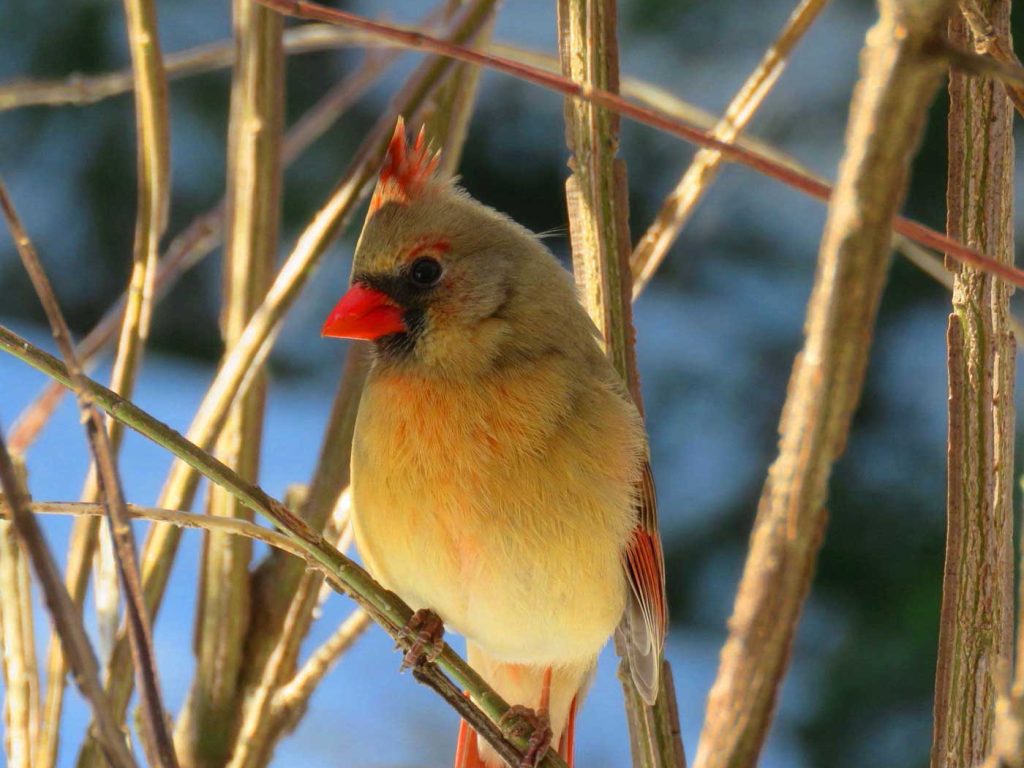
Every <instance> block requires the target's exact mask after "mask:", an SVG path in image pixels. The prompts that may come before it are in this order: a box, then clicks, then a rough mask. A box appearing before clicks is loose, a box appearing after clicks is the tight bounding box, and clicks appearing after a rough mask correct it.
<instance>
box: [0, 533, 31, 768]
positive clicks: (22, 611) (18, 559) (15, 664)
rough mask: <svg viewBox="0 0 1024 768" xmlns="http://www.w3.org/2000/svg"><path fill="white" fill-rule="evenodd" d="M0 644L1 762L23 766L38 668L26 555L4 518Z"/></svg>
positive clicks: (0, 549)
mask: <svg viewBox="0 0 1024 768" xmlns="http://www.w3.org/2000/svg"><path fill="white" fill-rule="evenodd" d="M0 650H2V651H3V653H2V654H0V655H2V664H0V667H2V670H3V679H4V686H5V687H6V691H5V696H4V714H3V724H4V729H3V730H4V752H5V754H6V755H7V765H8V766H10V768H29V767H30V766H31V765H32V764H33V763H32V749H33V745H34V744H35V738H36V732H37V729H38V727H39V673H38V670H37V668H36V654H35V632H34V631H33V627H32V598H31V594H30V592H29V582H28V561H27V560H26V558H25V551H24V550H23V549H22V546H21V543H20V542H19V541H18V536H17V533H16V531H15V530H14V527H13V526H12V525H11V523H10V522H0Z"/></svg>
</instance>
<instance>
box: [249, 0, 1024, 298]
mask: <svg viewBox="0 0 1024 768" xmlns="http://www.w3.org/2000/svg"><path fill="white" fill-rule="evenodd" d="M257 2H260V3H263V4H264V5H268V6H270V7H272V8H274V9H276V10H278V11H280V12H281V13H285V14H288V15H290V16H296V17H298V18H303V19H315V20H317V21H326V22H330V23H332V24H343V25H348V26H352V27H354V28H356V29H361V30H364V31H366V32H368V33H372V34H375V35H379V36H380V37H382V38H385V39H390V40H394V41H396V42H398V43H401V44H403V45H405V46H407V47H409V48H411V49H415V50H422V51H427V52H429V53H436V54H440V55H442V56H450V57H451V58H453V59H457V60H459V61H467V62H470V63H472V64H479V65H480V66H482V67H487V68H488V69H493V70H495V71H498V72H504V73H506V74H510V75H513V76H514V77H517V78H519V79H521V80H525V81H527V82H530V83H533V84H534V85H539V86H541V87H543V88H547V89H549V90H552V91H555V92H557V93H561V94H563V95H565V96H571V97H573V98H577V99H581V100H583V101H587V102H590V103H592V104H596V105H598V106H600V107H604V108H605V109H609V110H611V111H613V112H617V113H619V114H621V115H623V116H625V117H628V118H630V119H631V120H635V121H637V122H639V123H643V124H644V125H649V126H651V127H653V128H657V129H658V130H660V131H664V132H665V133H668V134H671V135H673V136H678V137H679V138H681V139H683V140H685V141H688V142H690V143H693V144H696V145H698V146H701V147H706V148H709V149H715V150H718V151H719V152H721V153H722V154H723V155H725V156H726V157H729V158H730V159H731V160H733V161H735V162H739V163H742V164H743V165H746V166H748V167H750V168H753V169H754V170H756V171H758V172H759V173H762V174H763V175H765V176H767V177H769V178H772V179H775V180H777V181H781V182H782V183H784V184H786V185H788V186H790V187H792V188H793V189H796V190H799V191H800V192H803V193H804V194H806V195H809V196H810V197H815V198H818V199H819V200H828V199H829V197H830V195H831V194H832V188H831V187H829V185H828V184H825V183H822V182H821V181H818V180H817V179H814V178H813V177H810V176H805V175H803V174H801V173H797V172H795V171H793V169H791V168H789V167H787V166H786V165H785V164H784V163H779V162H778V161H777V160H775V158H774V157H770V156H768V155H764V154H761V153H759V152H756V151H753V150H751V149H748V148H747V147H746V145H745V144H743V143H736V144H730V143H728V142H724V141H720V140H718V139H716V138H714V137H712V136H710V135H707V134H705V133H703V132H702V131H701V129H699V128H697V127H695V126H693V125H690V124H688V123H686V122H685V121H683V120H680V119H676V118H673V117H672V116H671V115H668V114H666V113H664V112H661V111H659V110H656V109H649V108H646V107H643V106H641V105H638V104H635V103H633V102H631V101H628V100H626V99H624V98H622V97H621V96H619V95H618V94H616V93H611V92H609V91H605V90H603V89H601V88H596V87H592V86H586V87H584V86H583V85H581V84H579V83H574V82H572V81H571V80H568V79H567V78H564V77H561V76H558V75H555V74H552V73H550V72H545V71H544V70H541V69H538V68H536V67H532V66H529V65H527V64H521V63H519V62H517V61H513V60H512V59H508V58H505V57H502V56H496V55H493V54H488V53H485V52H482V51H478V50H474V49H472V48H467V47H465V46H464V45H459V44H458V43H453V42H451V41H450V40H442V39H440V38H437V37H434V36H432V35H429V34H426V33H423V32H420V31H418V30H410V29H404V28H402V27H398V26H395V25H392V24H385V23H383V22H377V21H372V20H370V19H367V18H364V17H362V16H357V15H355V14H351V13H347V12H345V11H338V10H335V9H333V8H328V7H327V6H324V5H320V4H318V3H311V2H306V0H257ZM933 43H934V38H933V39H932V40H930V41H929V44H928V45H927V46H923V47H922V55H923V56H924V55H925V52H926V51H925V49H928V50H933V49H934V45H933ZM892 227H893V229H895V231H896V232H898V233H899V234H902V235H905V236H907V237H909V238H911V239H912V240H914V241H915V242H917V243H920V244H921V245H924V246H927V247H929V248H934V249H935V250H938V251H943V252H945V253H946V254H947V255H949V256H951V257H953V258H955V259H956V260H957V261H960V262H963V263H964V264H970V265H971V266H976V267H978V268H979V269H983V270H984V271H986V272H988V273H989V274H992V275H997V276H999V277H1001V278H1002V279H1004V280H1006V281H1007V282H1009V283H1012V284H1013V285H1017V286H1021V287H1024V271H1022V270H1019V269H1014V268H1013V267H1009V266H1007V265H1005V264H1002V263H1001V262H998V261H996V260H995V259H991V258H989V257H987V256H984V255H982V254H980V253H978V252H977V251H975V250H974V249H972V248H968V247H966V246H965V245H963V244H962V243H958V242H956V241H955V240H952V239H951V238H949V237H947V236H946V235H944V234H942V233H940V232H936V231H935V230H933V229H930V228H929V227H926V226H924V225H922V224H918V223H917V222H915V221H911V220H909V219H906V218H904V217H902V216H895V215H894V218H893V223H892Z"/></svg>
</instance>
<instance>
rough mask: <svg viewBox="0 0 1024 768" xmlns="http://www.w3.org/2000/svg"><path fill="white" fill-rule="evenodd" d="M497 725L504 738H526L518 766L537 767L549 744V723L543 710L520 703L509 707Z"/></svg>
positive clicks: (521, 767)
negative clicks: (537, 710)
mask: <svg viewBox="0 0 1024 768" xmlns="http://www.w3.org/2000/svg"><path fill="white" fill-rule="evenodd" d="M498 727H500V728H501V732H502V733H503V734H504V735H505V737H506V738H513V739H526V740H527V742H526V749H525V750H524V751H523V759H522V760H521V761H520V763H519V768H537V766H538V765H540V762H541V760H543V759H544V756H545V755H546V754H547V753H548V748H550V746H551V723H550V722H549V721H548V716H547V715H546V714H545V713H544V712H539V713H538V712H535V711H533V710H532V709H530V708H529V707H524V706H522V705H521V704H516V705H515V706H512V707H509V708H508V711H507V712H505V714H504V715H502V716H501V719H500V720H499V721H498Z"/></svg>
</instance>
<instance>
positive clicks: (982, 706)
mask: <svg viewBox="0 0 1024 768" xmlns="http://www.w3.org/2000/svg"><path fill="white" fill-rule="evenodd" d="M983 5H984V10H985V13H986V17H987V19H988V21H989V22H990V23H991V24H992V25H994V28H992V27H990V29H991V30H992V34H993V35H995V36H996V38H999V37H1005V36H1008V35H1009V30H1010V2H1009V0H984V2H983ZM975 10H976V11H978V12H980V9H978V7H977V6H975ZM949 39H950V43H951V45H952V46H954V47H955V48H956V49H958V50H959V49H961V48H965V47H968V46H971V47H974V48H976V49H977V48H978V47H979V44H980V45H984V42H983V41H978V40H975V39H974V35H973V33H972V31H971V26H970V25H969V24H968V22H967V20H966V19H965V18H964V15H961V14H953V16H952V17H951V18H950V23H949ZM948 146H949V177H948V179H949V180H948V185H947V190H946V206H947V216H946V228H947V231H948V232H949V235H950V237H955V238H957V239H960V240H963V241H964V242H966V243H968V244H969V245H972V246H974V247H977V248H979V249H981V250H984V251H985V252H986V253H990V254H992V255H994V256H995V257H996V258H999V259H1000V260H1002V261H1005V262H1006V263H1013V258H1014V247H1013V168H1014V160H1013V157H1014V147H1013V107H1012V105H1011V103H1010V100H1009V99H1008V98H1007V95H1006V90H1005V89H1004V87H1003V85H1001V84H1000V83H998V82H996V81H994V80H992V79H989V78H978V77H969V76H966V75H965V74H963V73H962V72H958V71H956V70H954V71H953V72H952V73H951V76H950V83H949V123H948ZM979 148H984V149H983V151H979ZM948 266H949V267H950V268H951V270H952V271H953V275H954V277H953V279H954V285H953V305H952V309H953V313H952V314H951V315H950V317H949V330H948V335H947V346H948V351H949V361H948V366H949V441H948V457H947V462H948V485H949V488H948V500H947V514H946V521H947V522H946V526H947V528H946V562H945V567H944V568H943V582H942V610H941V614H940V618H939V648H938V662H937V664H936V672H935V705H934V731H933V732H934V737H933V741H932V753H931V766H932V768H952V767H954V766H962V765H963V766H973V765H977V764H979V763H980V762H981V761H982V760H984V758H985V757H986V755H988V754H989V753H990V751H991V749H992V744H993V724H994V722H995V709H996V699H997V696H998V694H999V691H998V689H997V681H996V680H995V679H994V675H993V670H1000V669H1003V670H1008V669H1010V664H1011V656H1012V650H1013V578H1014V573H1013V478H1014V474H1013V453H1014V451H1013V443H1014V403H1013V388H1014V368H1015V364H1016V348H1015V346H1014V342H1013V337H1012V332H1011V330H1010V325H1009V320H1010V293H1011V290H1012V289H1011V288H1010V286H1008V285H1006V284H1005V283H1002V282H1000V281H997V280H993V279H992V278H991V277H989V276H988V275H986V274H984V273H982V272H978V271H977V270H974V269H971V268H969V267H962V266H960V265H958V264H955V263H950V264H949V265H948Z"/></svg>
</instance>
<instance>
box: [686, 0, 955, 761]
mask: <svg viewBox="0 0 1024 768" xmlns="http://www.w3.org/2000/svg"><path fill="white" fill-rule="evenodd" d="M879 7H880V11H881V18H880V19H879V21H878V23H877V24H876V25H875V26H874V28H872V30H871V31H870V32H869V33H868V37H867V43H866V46H865V49H864V52H863V54H862V56H863V58H862V73H861V78H860V82H859V83H858V85H857V89H856V91H855V93H854V97H853V101H852V104H851V112H850V121H849V126H848V128H847V135H846V153H845V156H844V158H843V161H842V164H841V166H840V170H839V181H838V183H837V184H836V188H835V192H834V195H833V197H832V201H831V204H830V205H829V211H828V218H827V221H826V224H825V231H824V235H823V237H822V241H821V249H820V252H819V256H818V270H817V274H816V275H815V281H814V288H813V291H812V294H811V298H810V301H809V303H808V307H807V320H806V324H805V334H806V338H805V340H804V347H803V351H802V352H801V353H800V355H799V356H798V357H797V359H796V362H795V363H794V366H793V372H792V375H791V377H790V382H789V391H788V394H787V398H786V404H785V407H784V410H783V414H782V419H781V421H780V425H779V433H780V442H779V456H778V458H777V459H776V460H775V463H774V464H773V465H772V467H771V469H770V471H769V473H768V479H767V482H766V483H765V486H764V490H763V492H762V495H761V500H760V504H759V506H758V512H757V519H756V520H755V522H754V530H753V534H752V536H751V542H750V552H749V554H748V556H747V562H746V565H745V567H744V571H743V577H742V580H741V582H740V585H739V589H738V592H737V595H736V602H735V606H734V608H733V615H732V618H731V619H730V621H729V637H728V640H727V641H726V644H725V646H724V647H723V649H722V655H721V662H720V665H719V669H718V676H717V679H716V680H715V684H714V686H713V687H712V689H711V694H710V696H709V699H708V707H707V718H706V720H705V723H704V729H703V732H702V734H701V740H700V744H699V746H698V750H697V760H696V764H697V768H724V767H725V766H729V767H730V768H741V767H742V768H745V767H746V766H751V765H753V764H754V763H755V762H756V760H757V756H758V753H759V751H760V748H761V745H762V743H763V742H764V738H765V734H766V733H767V731H768V726H769V724H770V722H771V717H772V713H773V711H774V708H775V700H776V696H777V693H778V688H779V683H780V681H781V679H782V676H783V674H784V672H785V669H786V665H787V663H788V661H789V653H790V648H791V645H792V640H793V634H794V631H795V629H796V624H797V620H798V618H799V615H800V610H801V607H802V606H803V602H804V599H805V598H806V596H807V592H808V590H809V588H810V583H811V577H812V575H813V571H814V565H815V560H816V557H817V554H818V549H819V546H820V544H821V538H822V534H823V532H824V528H825V510H824V504H825V500H826V495H827V487H828V480H829V476H830V474H831V471H832V466H833V464H834V462H835V461H836V459H837V458H838V457H839V455H840V454H841V453H842V451H843V448H844V446H845V443H846V438H847V434H848V432H849V428H850V421H851V419H852V417H853V413H854V410H855V408H856V406H857V403H858V401H859V399H860V394H861V389H862V387H863V380H864V371H865V369H866V367H867V361H868V355H869V352H870V347H871V337H872V332H873V329H874V324H875V318H876V315H877V311H878V305H879V302H880V299H881V294H882V289H883V287H884V285H885V279H886V273H887V271H888V266H889V254H890V248H891V238H892V218H893V216H894V215H895V213H896V211H897V210H898V209H899V206H900V204H901V202H902V200H903V197H904V194H905V189H906V184H907V173H908V168H909V166H910V160H911V157H912V155H913V153H914V150H915V148H916V147H917V144H918V141H919V138H920V134H921V129H922V126H923V123H924V119H925V115H926V111H927V108H928V105H929V103H930V102H931V100H932V97H933V95H934V93H935V89H936V87H937V85H938V82H939V76H940V75H941V71H942V70H941V66H940V64H939V63H938V62H937V61H936V60H933V59H932V58H930V57H929V56H928V55H927V54H926V53H925V51H924V49H925V48H926V47H927V45H928V43H929V41H932V40H933V39H934V38H935V36H936V35H939V34H942V32H943V28H944V25H945V22H946V19H947V18H948V16H949V11H950V9H951V7H952V3H951V2H948V1H947V0H880V2H879Z"/></svg>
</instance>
